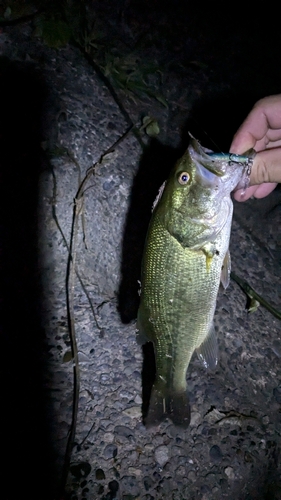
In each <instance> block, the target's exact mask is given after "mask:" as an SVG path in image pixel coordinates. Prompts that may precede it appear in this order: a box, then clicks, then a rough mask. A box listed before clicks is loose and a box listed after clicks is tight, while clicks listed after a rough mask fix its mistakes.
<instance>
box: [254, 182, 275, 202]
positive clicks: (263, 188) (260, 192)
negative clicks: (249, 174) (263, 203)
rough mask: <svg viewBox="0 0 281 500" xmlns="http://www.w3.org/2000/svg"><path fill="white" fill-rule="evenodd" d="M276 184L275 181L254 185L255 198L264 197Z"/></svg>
mask: <svg viewBox="0 0 281 500" xmlns="http://www.w3.org/2000/svg"><path fill="white" fill-rule="evenodd" d="M276 186H277V183H276V182H273V183H266V184H261V185H260V186H256V188H257V189H256V191H255V192H254V197H255V198H264V197H265V196H267V195H268V194H269V193H271V192H272V191H273V190H274V189H275V188H276Z"/></svg>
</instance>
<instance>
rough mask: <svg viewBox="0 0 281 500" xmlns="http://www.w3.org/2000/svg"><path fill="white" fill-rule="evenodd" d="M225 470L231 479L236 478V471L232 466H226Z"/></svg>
mask: <svg viewBox="0 0 281 500" xmlns="http://www.w3.org/2000/svg"><path fill="white" fill-rule="evenodd" d="M224 472H225V474H226V475H227V477H228V478H229V479H235V473H234V470H233V468H232V467H226V468H225V469H224Z"/></svg>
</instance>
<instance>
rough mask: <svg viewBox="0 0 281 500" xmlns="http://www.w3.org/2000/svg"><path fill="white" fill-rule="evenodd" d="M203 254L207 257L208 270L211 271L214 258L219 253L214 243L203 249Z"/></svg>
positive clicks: (207, 244)
mask: <svg viewBox="0 0 281 500" xmlns="http://www.w3.org/2000/svg"><path fill="white" fill-rule="evenodd" d="M202 252H203V253H204V254H205V255H206V269H207V271H209V270H210V267H211V262H212V260H213V257H214V255H216V253H217V250H216V247H215V245H214V244H213V243H209V242H208V243H206V245H204V246H203V247H202Z"/></svg>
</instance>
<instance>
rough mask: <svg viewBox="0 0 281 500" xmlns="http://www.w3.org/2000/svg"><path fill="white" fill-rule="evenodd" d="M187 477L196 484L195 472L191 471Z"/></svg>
mask: <svg viewBox="0 0 281 500" xmlns="http://www.w3.org/2000/svg"><path fill="white" fill-rule="evenodd" d="M187 477H188V479H189V480H190V481H192V482H193V483H194V481H196V474H195V472H194V470H191V471H190V472H189V473H188V474H187Z"/></svg>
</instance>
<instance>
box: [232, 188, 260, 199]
mask: <svg viewBox="0 0 281 500" xmlns="http://www.w3.org/2000/svg"><path fill="white" fill-rule="evenodd" d="M257 187H258V186H251V187H249V188H247V189H246V190H244V189H237V191H234V193H233V198H234V199H235V200H236V201H246V200H248V199H249V198H251V196H254V193H255V191H256V190H257Z"/></svg>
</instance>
